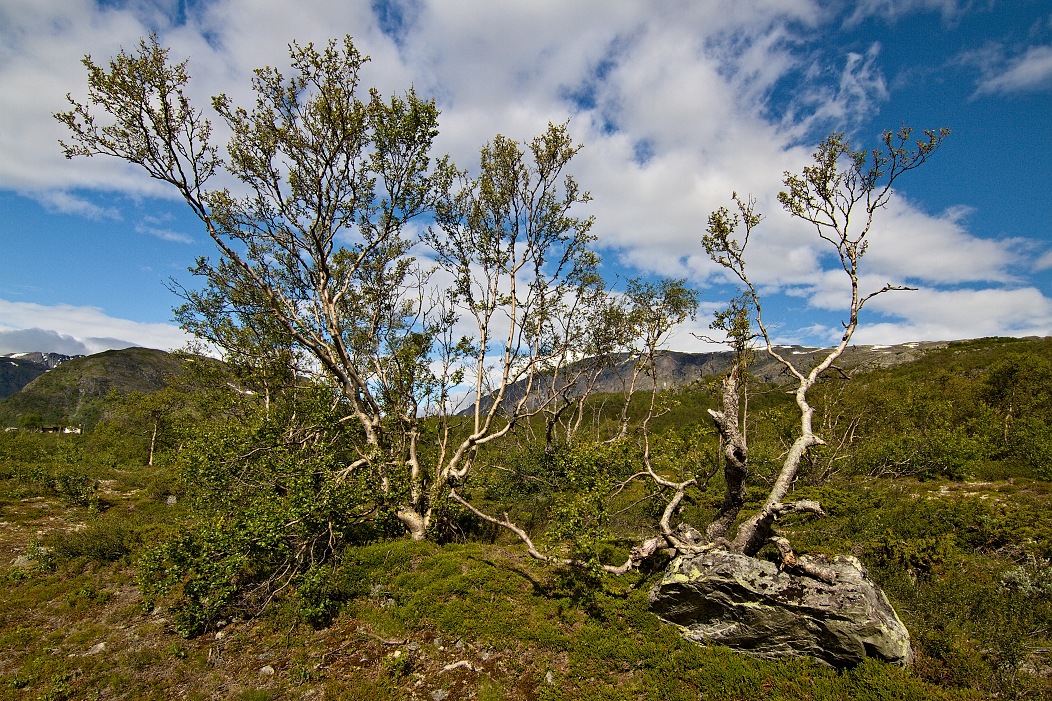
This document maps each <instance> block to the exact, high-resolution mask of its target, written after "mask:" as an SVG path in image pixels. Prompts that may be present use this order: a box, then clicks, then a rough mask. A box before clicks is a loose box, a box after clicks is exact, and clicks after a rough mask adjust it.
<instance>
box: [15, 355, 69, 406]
mask: <svg viewBox="0 0 1052 701" xmlns="http://www.w3.org/2000/svg"><path fill="white" fill-rule="evenodd" d="M81 357H83V356H80V355H62V354H61V353H41V352H39V351H34V352H32V353H7V354H6V355H0V399H3V398H4V397H10V396H11V395H12V394H14V393H15V392H17V391H18V390H20V389H22V388H23V387H25V386H26V385H28V384H29V383H30V382H32V381H33V380H35V379H36V378H38V377H40V376H41V375H43V374H44V373H45V372H47V371H48V370H53V369H55V368H57V367H58V366H59V365H61V364H62V363H65V362H66V361H69V360H72V359H73V358H81Z"/></svg>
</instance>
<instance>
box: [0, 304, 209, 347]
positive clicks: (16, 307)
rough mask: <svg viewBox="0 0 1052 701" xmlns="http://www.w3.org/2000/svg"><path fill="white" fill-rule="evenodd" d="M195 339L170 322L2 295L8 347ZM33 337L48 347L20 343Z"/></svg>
mask: <svg viewBox="0 0 1052 701" xmlns="http://www.w3.org/2000/svg"><path fill="white" fill-rule="evenodd" d="M190 340H191V339H190V336H188V335H187V334H186V333H185V332H183V330H182V329H180V328H178V327H176V326H173V325H171V324H147V323H142V322H137V321H130V320H128V319H118V318H115V317H111V316H109V315H107V314H106V313H105V312H104V311H103V310H101V309H98V308H96V307H79V306H75V305H70V304H56V305H43V304H34V303H31V302H11V301H8V300H5V299H0V344H2V345H3V347H7V348H9V349H10V350H8V351H6V352H23V351H26V352H28V351H52V352H56V353H70V352H71V351H72V352H73V353H74V354H84V353H98V352H100V351H103V350H109V349H115V348H127V347H129V346H144V347H147V348H159V349H161V350H172V349H175V348H181V347H183V346H185V345H186V344H187V343H188V342H189V341H190ZM30 342H33V343H36V342H40V343H43V344H45V345H48V346H49V347H46V348H45V347H16V346H20V345H21V344H27V343H30ZM61 349H66V350H61Z"/></svg>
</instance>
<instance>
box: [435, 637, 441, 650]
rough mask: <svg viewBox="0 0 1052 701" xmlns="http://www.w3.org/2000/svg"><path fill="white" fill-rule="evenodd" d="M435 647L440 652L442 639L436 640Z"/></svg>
mask: <svg viewBox="0 0 1052 701" xmlns="http://www.w3.org/2000/svg"><path fill="white" fill-rule="evenodd" d="M435 647H436V648H438V649H439V650H441V649H442V638H435Z"/></svg>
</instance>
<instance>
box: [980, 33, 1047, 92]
mask: <svg viewBox="0 0 1052 701" xmlns="http://www.w3.org/2000/svg"><path fill="white" fill-rule="evenodd" d="M983 68H984V71H983V72H984V76H983V78H982V79H981V80H980V81H979V84H978V87H977V88H976V95H997V94H1002V95H1003V94H1008V93H1016V92H1027V91H1035V90H1049V89H1052V45H1043V46H1031V47H1029V48H1027V50H1026V51H1025V52H1024V53H1023V54H1022V55H1020V56H1015V57H1013V58H1010V59H1000V60H995V59H989V60H987V62H986V65H985V66H983Z"/></svg>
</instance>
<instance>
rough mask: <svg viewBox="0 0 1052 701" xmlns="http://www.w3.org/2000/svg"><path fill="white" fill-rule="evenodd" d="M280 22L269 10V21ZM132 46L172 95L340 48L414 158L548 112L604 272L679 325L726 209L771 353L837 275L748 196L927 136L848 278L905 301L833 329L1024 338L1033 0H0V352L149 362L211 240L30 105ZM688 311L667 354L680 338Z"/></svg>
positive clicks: (525, 125)
mask: <svg viewBox="0 0 1052 701" xmlns="http://www.w3.org/2000/svg"><path fill="white" fill-rule="evenodd" d="M293 8H295V9H293ZM151 31H154V32H156V33H157V34H158V36H159V38H160V40H161V42H162V43H163V44H165V45H168V46H171V47H172V53H173V56H176V57H180V58H182V57H188V58H189V61H190V63H189V70H190V73H191V75H192V76H193V81H192V84H191V95H192V97H193V98H194V99H195V100H196V102H197V104H198V105H200V106H206V105H207V104H208V98H209V96H211V95H213V94H217V93H219V92H226V93H227V94H230V95H231V96H232V97H233V98H234V100H235V101H241V102H244V101H245V100H247V99H248V97H249V96H248V92H247V87H248V76H249V75H250V72H251V69H253V68H255V67H258V66H261V65H278V66H282V65H285V63H286V62H287V48H286V47H287V44H288V42H289V41H291V40H296V41H298V42H300V43H305V42H307V41H314V42H324V41H326V40H327V39H329V38H333V37H340V36H342V35H343V34H346V33H349V34H351V35H352V36H354V38H355V43H356V45H357V46H358V48H359V49H360V50H361V51H362V52H363V53H367V54H369V55H371V56H372V59H373V60H372V62H371V63H370V64H369V65H368V67H367V71H366V75H365V79H366V82H367V84H373V85H376V86H377V87H379V88H380V89H381V90H382V91H383V92H385V93H391V92H397V91H402V90H404V89H406V88H407V87H408V86H410V85H414V86H415V88H416V90H417V92H418V93H420V94H424V95H432V96H434V97H435V98H436V99H437V101H438V103H439V105H440V107H441V109H442V118H441V124H442V135H441V137H440V141H439V148H440V149H441V150H442V151H444V152H449V153H450V154H451V155H452V156H453V158H454V160H455V161H456V162H457V163H459V164H462V165H465V166H470V165H471V164H472V163H473V162H475V160H477V153H478V149H479V147H480V146H481V145H482V144H483V143H485V142H486V141H487V140H488V139H490V138H492V137H493V136H494V135H495V134H497V133H502V134H505V135H507V136H511V137H514V138H519V139H527V138H529V137H531V136H533V135H535V134H537V133H540V132H541V131H542V130H543V128H544V126H545V125H546V124H547V122H548V121H555V122H561V121H563V120H569V122H570V129H571V132H572V133H573V135H574V137H575V138H576V139H578V140H579V141H581V142H582V143H583V144H584V149H583V151H582V153H581V155H580V156H579V157H578V159H577V161H576V162H575V166H574V172H575V175H576V176H577V178H578V180H579V181H580V182H581V183H582V184H583V185H584V186H585V187H586V188H587V189H589V190H590V191H591V192H592V194H593V196H594V200H593V202H592V203H591V204H590V205H589V207H588V208H587V211H586V212H582V213H583V214H584V213H587V214H593V215H594V216H595V217H596V228H595V233H596V234H597V235H598V236H599V241H598V245H599V247H600V249H601V251H602V253H603V256H604V261H605V270H606V271H607V272H608V274H609V275H610V277H611V278H621V279H623V278H625V277H629V276H633V275H637V274H644V275H672V276H677V277H685V278H687V279H688V280H689V282H690V283H691V284H692V285H694V286H695V287H697V288H698V289H699V290H700V293H701V299H702V300H703V305H702V307H703V310H704V311H705V312H709V311H711V310H712V309H714V308H716V307H718V306H720V304H721V303H722V302H723V301H724V300H726V299H727V298H728V297H729V296H730V294H731V293H732V290H731V288H730V287H729V286H728V285H726V284H725V280H724V278H723V277H722V276H721V274H720V271H719V270H718V269H716V268H715V267H714V266H713V265H712V264H711V263H710V262H709V261H707V260H706V259H705V256H704V253H703V251H702V250H701V247H700V245H699V243H698V242H699V239H700V237H701V235H702V233H703V229H704V226H705V221H706V219H707V216H708V213H709V212H710V211H711V210H712V209H714V208H716V207H718V206H720V205H724V204H728V203H729V197H730V193H731V192H732V191H738V192H740V193H743V194H744V193H751V194H752V195H754V196H755V197H756V199H757V201H758V205H759V208H760V209H761V211H763V212H764V213H765V214H766V215H767V219H766V221H765V222H764V223H763V224H762V226H761V229H760V230H758V232H757V237H756V239H755V240H754V242H753V243H752V244H751V246H752V250H751V251H750V265H751V266H752V274H753V277H754V279H755V280H756V281H757V282H758V283H759V284H760V285H761V286H762V288H763V290H764V292H765V295H766V300H767V301H766V304H767V306H768V319H769V320H771V321H772V325H773V329H774V331H775V335H776V337H777V338H778V339H779V340H781V341H785V342H802V343H808V344H812V345H825V344H827V343H829V342H832V341H834V340H835V339H836V337H837V336H838V334H839V329H840V324H839V322H840V319H841V318H843V308H844V302H845V299H844V294H843V293H844V286H843V283H844V281H843V278H842V273H841V274H840V275H837V274H836V270H835V269H833V268H832V266H831V263H832V261H831V260H830V259H829V257H828V254H827V252H826V251H825V250H824V249H823V248H822V247H821V246H820V242H818V241H817V240H816V239H815V237H814V236H813V233H812V232H811V231H809V230H808V229H807V228H806V227H802V226H800V225H799V224H797V223H794V222H793V221H791V220H790V219H789V218H788V217H786V216H785V215H784V214H782V213H781V212H780V210H779V207H778V205H777V202H776V199H775V197H776V194H777V192H778V189H779V187H780V185H781V174H782V172H783V171H785V170H791V171H798V170H799V169H800V168H801V167H802V166H803V165H805V164H806V162H807V160H808V157H809V154H810V153H811V151H812V150H813V148H814V145H815V144H817V143H818V141H819V140H820V139H821V138H822V137H823V136H824V135H825V134H827V133H829V132H830V131H834V130H837V131H845V132H847V133H848V135H849V136H850V137H851V138H852V140H853V142H854V143H856V144H857V145H858V146H860V147H861V146H871V145H875V144H876V143H877V139H878V137H879V134H880V132H881V131H882V130H883V129H895V128H897V127H898V126H899V125H901V124H902V123H907V124H910V125H911V126H914V127H916V128H918V129H923V128H938V127H943V126H946V127H950V128H951V129H952V130H953V134H952V136H951V137H950V138H949V139H948V140H947V142H946V143H945V145H944V146H943V147H942V149H940V151H939V152H938V153H937V154H936V156H935V157H934V158H933V159H932V161H931V162H930V163H928V164H926V165H925V166H924V167H923V168H922V169H920V170H918V171H916V172H914V173H911V174H909V175H908V176H907V177H906V178H904V179H903V180H902V181H901V185H900V187H898V188H897V192H898V197H897V198H896V200H895V201H894V202H893V204H892V205H891V206H890V207H889V208H888V209H887V210H885V211H883V212H882V213H881V215H882V216H881V218H880V219H879V220H878V224H877V230H876V231H875V239H874V243H873V245H872V247H871V249H870V252H869V254H868V255H867V257H866V258H865V259H864V260H863V282H864V284H866V285H870V286H871V287H872V288H873V289H875V288H877V287H880V286H882V285H883V284H884V283H886V282H893V283H896V284H909V285H911V286H914V287H917V288H919V289H918V291H916V292H909V293H901V294H894V295H884V296H881V297H879V298H877V299H875V300H874V301H873V303H872V304H871V305H870V306H869V307H867V309H866V313H865V315H864V317H863V326H862V328H861V329H860V332H859V334H858V336H857V338H856V340H857V341H858V342H860V343H893V342H903V341H910V340H951V339H960V338H972V337H978V336H987V335H1052V224H1050V222H1052V196H1050V194H1049V193H1050V191H1052V153H1050V148H1049V146H1050V145H1052V117H1049V115H1050V114H1052V8H1050V7H1049V5H1048V3H1047V1H1039V0H1011V1H1009V0H868V1H867V0H863V1H860V2H832V1H816V0H755V1H753V2H742V1H741V0H711V1H707V2H694V1H691V0H679V1H677V0H663V1H661V2H647V3H644V2H634V1H633V2H629V1H627V0H626V1H623V2H622V1H618V0H581V1H578V2H570V3H566V2H556V1H555V0H528V1H527V0H521V1H519V0H516V1H508V2H493V1H492V0H387V1H383V0H373V1H372V2H370V1H369V0H350V1H348V2H341V3H332V2H316V1H314V0H301V1H300V2H297V3H295V4H290V3H285V2H278V1H277V0H195V1H193V2H187V1H185V0H183V1H176V0H108V1H106V2H92V1H89V0H0V85H3V86H4V89H3V90H2V91H0V154H2V155H0V215H2V216H0V251H2V253H0V256H2V258H0V260H2V263H3V264H2V266H0V353H4V352H15V351H29V350H55V351H61V352H81V353H83V352H95V351H99V350H103V349H105V348H111V347H120V346H124V345H146V346H152V347H159V348H173V347H178V346H180V345H182V344H183V343H185V341H186V340H187V339H186V337H185V336H184V335H183V334H182V332H181V331H180V330H179V329H178V328H176V327H175V326H174V324H172V322H171V318H172V313H171V308H172V307H173V306H174V305H175V304H177V302H178V300H177V299H176V297H175V296H174V295H173V294H172V293H171V292H170V291H169V290H168V288H167V287H166V282H167V281H168V280H169V279H170V278H173V277H174V278H175V279H176V280H178V281H179V282H181V283H183V284H189V285H192V284H193V280H192V278H191V276H190V275H189V274H188V273H187V272H186V268H187V267H188V266H190V265H191V264H192V263H193V261H194V259H195V258H196V257H197V256H199V255H208V254H210V253H211V251H212V249H211V246H210V245H209V241H208V239H207V236H205V235H204V233H203V232H202V231H201V229H200V227H199V225H196V224H195V221H194V220H193V219H192V218H191V217H189V216H188V214H187V212H185V211H184V208H183V207H182V206H181V205H180V203H179V202H177V201H174V200H172V199H171V198H170V197H171V193H168V192H166V191H164V190H163V189H160V188H159V187H158V186H157V185H156V184H155V183H152V182H150V181H149V180H148V179H146V178H145V176H143V175H141V174H139V173H137V172H135V171H134V170H131V169H129V168H126V167H123V166H122V165H121V164H119V163H116V162H111V161H106V160H103V159H98V158H95V159H79V160H76V161H67V160H65V159H64V158H63V157H62V156H61V154H60V151H59V147H58V145H57V140H58V139H59V138H61V137H62V132H61V127H60V125H59V124H58V123H57V122H55V121H54V120H53V119H52V118H51V116H50V115H51V114H52V113H54V112H56V111H59V110H62V109H64V108H65V102H64V96H65V94H66V93H67V92H70V93H73V94H74V96H77V97H81V98H82V97H83V95H84V93H85V88H84V84H85V76H84V70H83V67H82V66H81V65H80V63H79V59H80V58H81V57H82V56H83V55H84V54H91V55H92V56H93V57H94V58H95V59H96V60H97V61H104V60H106V59H108V58H109V57H110V56H112V55H113V54H115V53H116V52H117V51H118V50H119V49H120V48H121V47H126V48H132V47H134V46H135V45H136V44H137V41H138V39H139V38H140V37H141V36H144V35H146V34H147V33H149V32H151ZM706 324H707V318H706V317H705V315H704V314H703V315H702V316H701V317H699V319H698V321H697V322H695V323H694V324H692V325H688V326H687V327H686V328H684V330H683V331H682V332H681V333H679V334H678V336H677V337H676V338H675V339H674V341H673V345H674V346H675V347H677V348H681V349H695V348H699V347H700V346H701V344H700V342H699V341H698V340H697V339H696V338H695V337H694V336H692V335H691V333H690V332H691V331H696V332H700V331H702V330H704V328H705V326H706Z"/></svg>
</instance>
